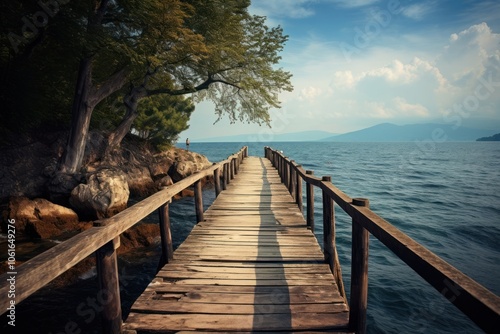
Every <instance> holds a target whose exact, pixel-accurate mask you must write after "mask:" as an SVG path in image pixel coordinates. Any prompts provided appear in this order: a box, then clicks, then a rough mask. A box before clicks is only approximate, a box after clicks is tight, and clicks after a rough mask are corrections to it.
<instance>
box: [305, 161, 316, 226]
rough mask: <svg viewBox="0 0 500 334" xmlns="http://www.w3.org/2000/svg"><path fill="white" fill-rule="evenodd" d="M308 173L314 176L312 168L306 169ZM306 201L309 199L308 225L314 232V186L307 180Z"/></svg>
mask: <svg viewBox="0 0 500 334" xmlns="http://www.w3.org/2000/svg"><path fill="white" fill-rule="evenodd" d="M306 174H307V175H310V176H312V175H313V174H314V172H313V171H312V170H307V171H306ZM306 201H307V203H306V204H307V208H306V209H307V219H306V220H307V226H308V227H309V228H310V229H311V231H313V233H314V186H313V185H312V184H311V183H309V182H306Z"/></svg>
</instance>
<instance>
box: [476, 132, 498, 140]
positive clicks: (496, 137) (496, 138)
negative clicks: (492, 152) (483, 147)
mask: <svg viewBox="0 0 500 334" xmlns="http://www.w3.org/2000/svg"><path fill="white" fill-rule="evenodd" d="M477 141H500V133H497V134H495V135H493V136H491V137H482V138H479V139H478V140H477Z"/></svg>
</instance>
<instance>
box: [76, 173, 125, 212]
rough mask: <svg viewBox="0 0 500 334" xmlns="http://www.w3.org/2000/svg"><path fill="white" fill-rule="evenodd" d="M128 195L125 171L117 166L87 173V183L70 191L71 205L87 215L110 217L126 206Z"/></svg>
mask: <svg viewBox="0 0 500 334" xmlns="http://www.w3.org/2000/svg"><path fill="white" fill-rule="evenodd" d="M129 195H130V191H129V187H128V184H127V180H126V176H125V173H124V172H123V171H121V170H119V169H117V168H102V169H100V170H98V171H96V172H94V173H90V174H89V175H87V184H80V185H78V186H77V187H75V189H73V191H71V197H70V203H71V205H72V206H73V207H74V208H75V209H76V210H77V212H80V213H81V214H83V215H85V216H87V217H92V218H94V217H97V218H98V219H103V218H108V217H111V216H113V215H115V214H117V213H118V212H120V211H122V210H124V209H125V208H126V207H127V201H128V198H129Z"/></svg>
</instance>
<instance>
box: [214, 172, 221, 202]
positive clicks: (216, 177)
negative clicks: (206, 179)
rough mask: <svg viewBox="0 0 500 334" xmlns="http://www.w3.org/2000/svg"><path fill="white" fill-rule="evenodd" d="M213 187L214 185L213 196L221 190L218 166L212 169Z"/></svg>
mask: <svg viewBox="0 0 500 334" xmlns="http://www.w3.org/2000/svg"><path fill="white" fill-rule="evenodd" d="M214 187H215V197H218V196H219V194H220V192H221V185H220V167H219V168H217V169H216V170H214Z"/></svg>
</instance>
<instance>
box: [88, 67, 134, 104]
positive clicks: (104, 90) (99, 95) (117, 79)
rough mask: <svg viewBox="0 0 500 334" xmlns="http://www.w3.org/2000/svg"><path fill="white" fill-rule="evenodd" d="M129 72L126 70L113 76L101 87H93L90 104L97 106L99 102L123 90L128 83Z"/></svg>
mask: <svg viewBox="0 0 500 334" xmlns="http://www.w3.org/2000/svg"><path fill="white" fill-rule="evenodd" d="M128 75H129V71H128V70H127V69H125V68H123V69H121V70H119V71H118V72H116V73H115V74H113V75H112V76H111V77H110V78H109V79H108V80H106V81H105V82H104V83H103V84H101V85H100V86H99V88H97V87H95V86H93V87H92V90H91V92H90V96H89V104H90V105H92V106H96V105H97V104H98V103H99V102H101V101H102V100H104V99H105V98H107V97H108V96H110V95H111V94H113V93H114V92H116V91H117V90H119V89H121V88H122V87H123V86H124V85H125V83H126V82H127V79H128Z"/></svg>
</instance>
